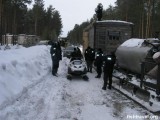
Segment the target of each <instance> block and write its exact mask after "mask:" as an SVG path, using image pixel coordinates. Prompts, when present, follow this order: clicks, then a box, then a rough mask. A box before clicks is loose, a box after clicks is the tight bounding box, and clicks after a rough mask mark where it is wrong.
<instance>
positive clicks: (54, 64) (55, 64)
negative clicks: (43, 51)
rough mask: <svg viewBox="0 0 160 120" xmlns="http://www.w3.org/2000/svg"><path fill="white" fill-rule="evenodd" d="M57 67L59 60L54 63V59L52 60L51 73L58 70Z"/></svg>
mask: <svg viewBox="0 0 160 120" xmlns="http://www.w3.org/2000/svg"><path fill="white" fill-rule="evenodd" d="M58 68H59V62H57V63H54V61H52V74H56V73H57V72H58Z"/></svg>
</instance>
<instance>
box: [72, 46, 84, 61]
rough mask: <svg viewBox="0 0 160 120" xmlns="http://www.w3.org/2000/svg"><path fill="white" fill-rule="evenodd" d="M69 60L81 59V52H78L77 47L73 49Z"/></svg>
mask: <svg viewBox="0 0 160 120" xmlns="http://www.w3.org/2000/svg"><path fill="white" fill-rule="evenodd" d="M71 58H72V59H75V58H79V59H81V58H82V54H81V51H80V49H79V48H78V47H75V48H74V51H73V52H72V53H71Z"/></svg>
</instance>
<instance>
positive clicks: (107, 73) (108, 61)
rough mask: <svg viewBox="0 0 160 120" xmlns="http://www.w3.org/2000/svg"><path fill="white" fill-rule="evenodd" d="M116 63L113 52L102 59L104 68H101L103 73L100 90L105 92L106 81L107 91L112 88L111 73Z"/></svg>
mask: <svg viewBox="0 0 160 120" xmlns="http://www.w3.org/2000/svg"><path fill="white" fill-rule="evenodd" d="M115 61H116V56H115V54H114V52H112V53H111V54H110V55H107V56H105V58H104V62H105V64H104V68H103V72H104V78H103V79H104V84H103V87H102V89H103V90H106V87H107V84H108V79H109V85H108V89H111V87H112V73H113V67H114V64H115Z"/></svg>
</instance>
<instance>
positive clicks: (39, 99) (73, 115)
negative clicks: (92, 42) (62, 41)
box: [0, 45, 158, 120]
mask: <svg viewBox="0 0 160 120" xmlns="http://www.w3.org/2000/svg"><path fill="white" fill-rule="evenodd" d="M49 49H50V46H44V45H41V46H33V47H30V48H23V47H21V48H20V49H10V50H0V56H1V59H0V120H129V119H133V120H136V119H135V118H137V120H141V119H142V118H143V117H149V115H150V116H151V117H153V116H154V115H153V114H151V113H150V112H148V111H146V110H144V109H143V108H141V107H139V106H138V105H136V104H135V103H134V102H132V101H131V100H128V99H127V98H126V97H124V96H122V95H121V94H119V93H118V92H117V91H115V90H113V89H112V90H106V91H103V90H101V88H102V85H103V79H102V78H100V79H96V78H95V76H96V72H95V71H93V73H88V76H89V81H84V80H82V79H81V78H74V79H73V80H72V81H69V80H67V79H66V74H67V64H68V61H69V60H68V59H67V58H63V59H62V61H60V67H59V71H58V74H59V77H54V76H52V74H51V59H50V53H49ZM155 119H158V118H155Z"/></svg>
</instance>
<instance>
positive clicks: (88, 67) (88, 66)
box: [86, 60, 93, 72]
mask: <svg viewBox="0 0 160 120" xmlns="http://www.w3.org/2000/svg"><path fill="white" fill-rule="evenodd" d="M86 62H87V69H88V72H92V64H93V61H90V60H87V61H86Z"/></svg>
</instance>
